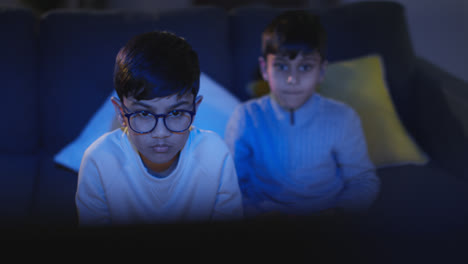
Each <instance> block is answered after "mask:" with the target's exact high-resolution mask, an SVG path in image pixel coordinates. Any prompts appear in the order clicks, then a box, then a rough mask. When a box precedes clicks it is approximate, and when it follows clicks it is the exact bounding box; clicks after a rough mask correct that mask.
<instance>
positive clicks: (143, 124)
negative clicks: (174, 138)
mask: <svg viewBox="0 0 468 264" xmlns="http://www.w3.org/2000/svg"><path fill="white" fill-rule="evenodd" d="M122 106H123V108H124V109H125V111H126V112H130V111H129V109H128V108H127V107H126V106H125V105H124V104H123V103H122ZM193 108H194V110H195V105H194V106H193ZM124 115H125V117H127V120H128V124H129V126H130V128H131V129H132V130H133V131H134V132H135V133H138V134H146V133H150V132H151V131H153V130H154V129H155V128H156V126H157V125H158V120H159V118H162V119H163V123H164V126H165V127H166V128H167V130H169V131H171V132H174V133H181V132H184V131H186V130H187V129H189V128H190V126H191V125H192V122H193V116H194V115H195V111H190V110H179V109H175V110H171V111H169V112H168V113H166V114H161V115H157V114H154V113H151V112H149V111H145V110H143V111H137V112H133V113H125V114H124Z"/></svg>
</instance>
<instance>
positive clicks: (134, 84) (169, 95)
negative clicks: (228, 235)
mask: <svg viewBox="0 0 468 264" xmlns="http://www.w3.org/2000/svg"><path fill="white" fill-rule="evenodd" d="M199 82H200V68H199V63H198V55H197V54H196V52H195V51H194V50H193V49H192V47H191V46H190V45H189V44H188V43H187V42H186V41H185V40H184V39H183V38H181V37H178V36H176V35H174V34H172V33H169V32H159V31H155V32H148V33H144V34H141V35H138V36H135V37H134V38H132V39H131V40H130V41H129V42H128V43H127V44H126V45H125V46H124V47H123V48H122V49H121V50H120V51H119V53H118V55H117V57H116V63H115V70H114V86H115V89H116V92H117V94H118V96H119V99H117V98H114V97H113V98H112V99H111V100H112V103H113V105H114V107H115V111H116V114H117V116H118V120H119V121H120V123H121V125H122V128H121V129H117V130H115V131H112V132H109V133H107V134H105V135H103V136H101V137H100V138H99V139H98V140H96V141H95V142H94V143H93V144H92V145H91V146H90V147H89V148H88V149H87V150H86V152H85V154H84V156H83V160H82V163H81V167H80V171H79V176H78V188H77V193H76V205H77V208H78V216H79V223H80V225H136V224H154V223H160V222H180V221H211V220H235V219H239V218H241V217H242V215H243V210H242V202H241V201H242V199H241V193H240V190H239V186H238V182H237V175H236V171H235V167H234V163H233V159H232V157H231V155H230V153H229V150H228V148H227V146H226V145H225V143H224V142H223V141H222V139H221V137H219V136H218V135H217V134H215V133H213V132H210V131H203V130H200V129H197V128H195V127H193V126H191V124H192V123H193V121H194V118H195V116H196V112H197V109H198V107H199V105H200V103H201V101H202V96H197V95H198V91H199Z"/></svg>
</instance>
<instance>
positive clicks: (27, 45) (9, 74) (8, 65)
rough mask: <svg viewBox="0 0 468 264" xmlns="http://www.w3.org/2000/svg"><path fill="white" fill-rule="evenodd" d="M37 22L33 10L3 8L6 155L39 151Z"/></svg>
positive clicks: (0, 74) (0, 75)
mask: <svg viewBox="0 0 468 264" xmlns="http://www.w3.org/2000/svg"><path fill="white" fill-rule="evenodd" d="M37 22H38V21H37V20H36V18H35V15H34V13H32V12H31V11H30V10H27V9H20V8H1V9H0V32H2V40H1V41H0V58H1V60H2V63H0V80H2V84H1V87H2V98H3V100H2V129H1V130H0V138H2V144H1V145H0V150H1V151H2V152H3V153H5V152H7V153H12V154H31V153H34V152H35V151H36V150H37V148H38V144H39V134H40V133H39V114H38V108H39V101H38V86H37V78H38V75H37V69H38V64H37V63H38V60H37V59H38V57H37V36H36V33H37V32H35V29H36V26H37Z"/></svg>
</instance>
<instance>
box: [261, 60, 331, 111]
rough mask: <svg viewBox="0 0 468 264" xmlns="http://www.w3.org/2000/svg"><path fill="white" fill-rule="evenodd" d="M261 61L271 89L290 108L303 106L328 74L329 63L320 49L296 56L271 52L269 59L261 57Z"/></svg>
mask: <svg viewBox="0 0 468 264" xmlns="http://www.w3.org/2000/svg"><path fill="white" fill-rule="evenodd" d="M259 63H260V69H261V71H262V76H263V78H264V79H265V81H267V82H268V84H269V86H270V90H271V93H272V94H273V95H274V97H275V98H276V100H278V103H279V104H280V105H281V106H282V107H284V108H287V109H297V108H299V107H301V106H302V105H303V104H304V103H305V102H306V101H307V100H308V99H309V98H310V97H311V96H312V95H313V94H314V93H315V90H316V87H317V85H318V84H319V83H320V82H321V81H322V80H323V78H324V74H325V68H326V64H327V62H326V61H322V60H321V57H320V54H319V53H318V52H313V53H310V54H305V55H304V54H302V52H300V53H299V54H298V55H297V56H296V57H295V58H294V59H290V58H289V56H281V55H276V54H268V55H267V57H266V61H265V59H264V58H263V57H260V58H259Z"/></svg>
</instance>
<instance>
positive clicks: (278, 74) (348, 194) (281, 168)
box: [224, 11, 379, 217]
mask: <svg viewBox="0 0 468 264" xmlns="http://www.w3.org/2000/svg"><path fill="white" fill-rule="evenodd" d="M325 48H326V33H325V30H324V29H323V28H322V25H321V23H320V21H319V18H318V17H317V16H314V15H312V14H310V13H307V12H306V11H286V12H284V13H283V14H281V15H280V16H278V17H277V18H275V19H274V20H273V21H272V22H271V23H270V25H268V26H267V27H266V29H265V30H264V32H263V35H262V52H263V56H261V57H260V58H259V64H260V70H261V73H262V76H263V78H264V80H265V81H267V82H268V84H269V87H270V94H268V95H266V96H263V97H260V98H258V99H253V100H250V101H248V102H245V103H243V104H242V105H240V106H239V107H238V108H237V109H236V110H235V111H234V113H233V115H232V117H231V119H230V121H229V122H228V125H227V127H226V132H225V137H224V138H225V140H226V142H227V143H228V146H229V147H230V149H231V152H232V153H233V156H234V161H235V164H236V169H237V174H238V177H239V184H240V187H241V191H242V194H243V200H244V201H243V202H244V210H245V214H246V215H247V216H249V217H251V216H256V215H261V214H263V215H264V214H267V215H276V216H281V215H283V214H285V215H308V214H317V213H319V214H320V213H325V212H326V215H335V214H336V213H337V212H342V211H348V212H358V211H361V210H365V209H367V208H368V207H369V206H370V205H371V203H372V202H373V201H374V199H375V198H376V196H377V193H378V191H379V180H378V178H377V177H376V175H375V172H374V166H373V164H372V163H371V161H370V160H369V157H368V154H367V146H366V141H365V138H364V134H363V131H362V128H361V123H360V119H359V116H358V115H357V114H356V112H355V111H354V110H353V109H351V108H350V107H348V106H347V105H345V104H343V103H340V102H337V101H334V100H331V99H328V98H325V97H322V96H320V95H319V94H317V93H315V89H316V87H317V86H318V84H319V83H320V82H321V81H322V79H323V78H324V74H325V68H326V65H327V61H326V57H325Z"/></svg>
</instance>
